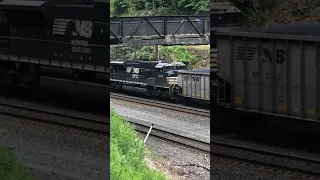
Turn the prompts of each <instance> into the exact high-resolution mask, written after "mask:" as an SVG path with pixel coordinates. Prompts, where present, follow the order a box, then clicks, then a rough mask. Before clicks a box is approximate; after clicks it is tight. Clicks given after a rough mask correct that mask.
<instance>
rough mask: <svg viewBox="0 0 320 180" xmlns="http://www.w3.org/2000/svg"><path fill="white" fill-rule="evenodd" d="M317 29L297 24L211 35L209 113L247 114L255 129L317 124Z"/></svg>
mask: <svg viewBox="0 0 320 180" xmlns="http://www.w3.org/2000/svg"><path fill="white" fill-rule="evenodd" d="M319 30H320V23H312V22H296V23H288V24H278V25H274V26H271V27H269V28H266V29H253V28H250V29H249V28H233V29H223V30H222V29H221V30H217V31H215V32H211V33H212V34H214V35H215V37H216V41H217V49H218V63H217V64H218V67H217V68H216V67H213V68H214V69H213V71H214V72H212V74H215V76H214V84H213V85H212V87H211V88H213V89H215V90H216V91H214V93H213V94H212V98H214V99H215V100H214V102H213V103H212V104H213V106H212V112H214V113H217V114H219V113H222V112H226V113H224V114H223V115H226V114H230V112H234V113H236V114H237V113H240V114H243V113H245V114H250V115H254V116H255V117H259V118H255V119H254V121H258V123H260V124H263V123H264V122H263V121H261V118H262V117H263V119H269V120H270V119H273V120H276V119H277V121H278V123H279V125H280V124H281V123H280V119H281V120H284V121H281V122H285V121H287V122H288V123H287V124H286V123H282V124H283V125H284V126H288V127H291V125H293V124H295V123H297V122H319V120H318V119H319V118H320V94H319V92H320V46H319V45H320V33H319ZM225 117H226V116H224V118H223V119H224V120H221V121H216V122H214V123H216V124H217V125H221V124H223V123H225V122H223V121H225V120H226V118H225ZM288 120H290V121H288ZM289 125H290V126H289ZM296 129H299V127H297V128H296Z"/></svg>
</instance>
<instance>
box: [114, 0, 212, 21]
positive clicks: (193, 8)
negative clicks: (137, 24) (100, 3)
mask: <svg viewBox="0 0 320 180" xmlns="http://www.w3.org/2000/svg"><path fill="white" fill-rule="evenodd" d="M110 6H111V7H110V14H111V17H113V16H151V15H189V14H191V15H199V14H208V12H209V11H210V1H208V0H192V1H190V0H110Z"/></svg>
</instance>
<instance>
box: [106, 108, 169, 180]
mask: <svg viewBox="0 0 320 180" xmlns="http://www.w3.org/2000/svg"><path fill="white" fill-rule="evenodd" d="M110 124H111V126H110V177H111V180H119V179H130V180H166V177H165V175H163V174H161V173H160V172H158V171H156V170H153V169H149V168H148V167H147V165H146V163H145V162H144V161H143V159H144V157H145V155H146V149H145V147H144V144H143V142H142V141H141V140H140V139H139V138H138V137H137V135H136V132H135V130H134V129H133V127H131V125H130V124H129V123H128V122H127V121H125V120H123V119H121V118H120V116H119V115H118V114H117V113H116V112H115V111H114V110H113V109H111V110H110Z"/></svg>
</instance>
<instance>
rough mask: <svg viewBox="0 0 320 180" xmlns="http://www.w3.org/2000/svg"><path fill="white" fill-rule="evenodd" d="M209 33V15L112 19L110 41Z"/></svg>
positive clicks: (190, 36) (200, 35)
mask: <svg viewBox="0 0 320 180" xmlns="http://www.w3.org/2000/svg"><path fill="white" fill-rule="evenodd" d="M209 33H210V17H209V16H150V17H119V18H111V19H110V41H111V43H112V44H122V43H124V42H125V41H130V40H132V39H140V40H150V39H179V38H180V39H187V38H204V37H205V36H207V35H208V34H209ZM114 42H116V43H114Z"/></svg>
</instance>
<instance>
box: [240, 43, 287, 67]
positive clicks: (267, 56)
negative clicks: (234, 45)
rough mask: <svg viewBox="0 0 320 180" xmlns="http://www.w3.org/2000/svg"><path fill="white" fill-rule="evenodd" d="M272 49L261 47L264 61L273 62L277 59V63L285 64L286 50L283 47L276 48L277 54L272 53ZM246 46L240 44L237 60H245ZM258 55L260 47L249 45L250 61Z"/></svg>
mask: <svg viewBox="0 0 320 180" xmlns="http://www.w3.org/2000/svg"><path fill="white" fill-rule="evenodd" d="M272 53H273V52H272V50H270V49H269V48H262V49H261V56H262V57H261V59H262V62H269V63H272V62H273V61H275V62H276V63H277V64H283V63H285V61H286V51H285V50H283V49H275V56H273V54H272ZM244 54H245V53H244V47H243V46H239V47H238V50H237V55H236V56H237V60H244V58H245V57H244ZM257 55H258V48H257V47H248V61H252V60H253V59H254V57H257Z"/></svg>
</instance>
